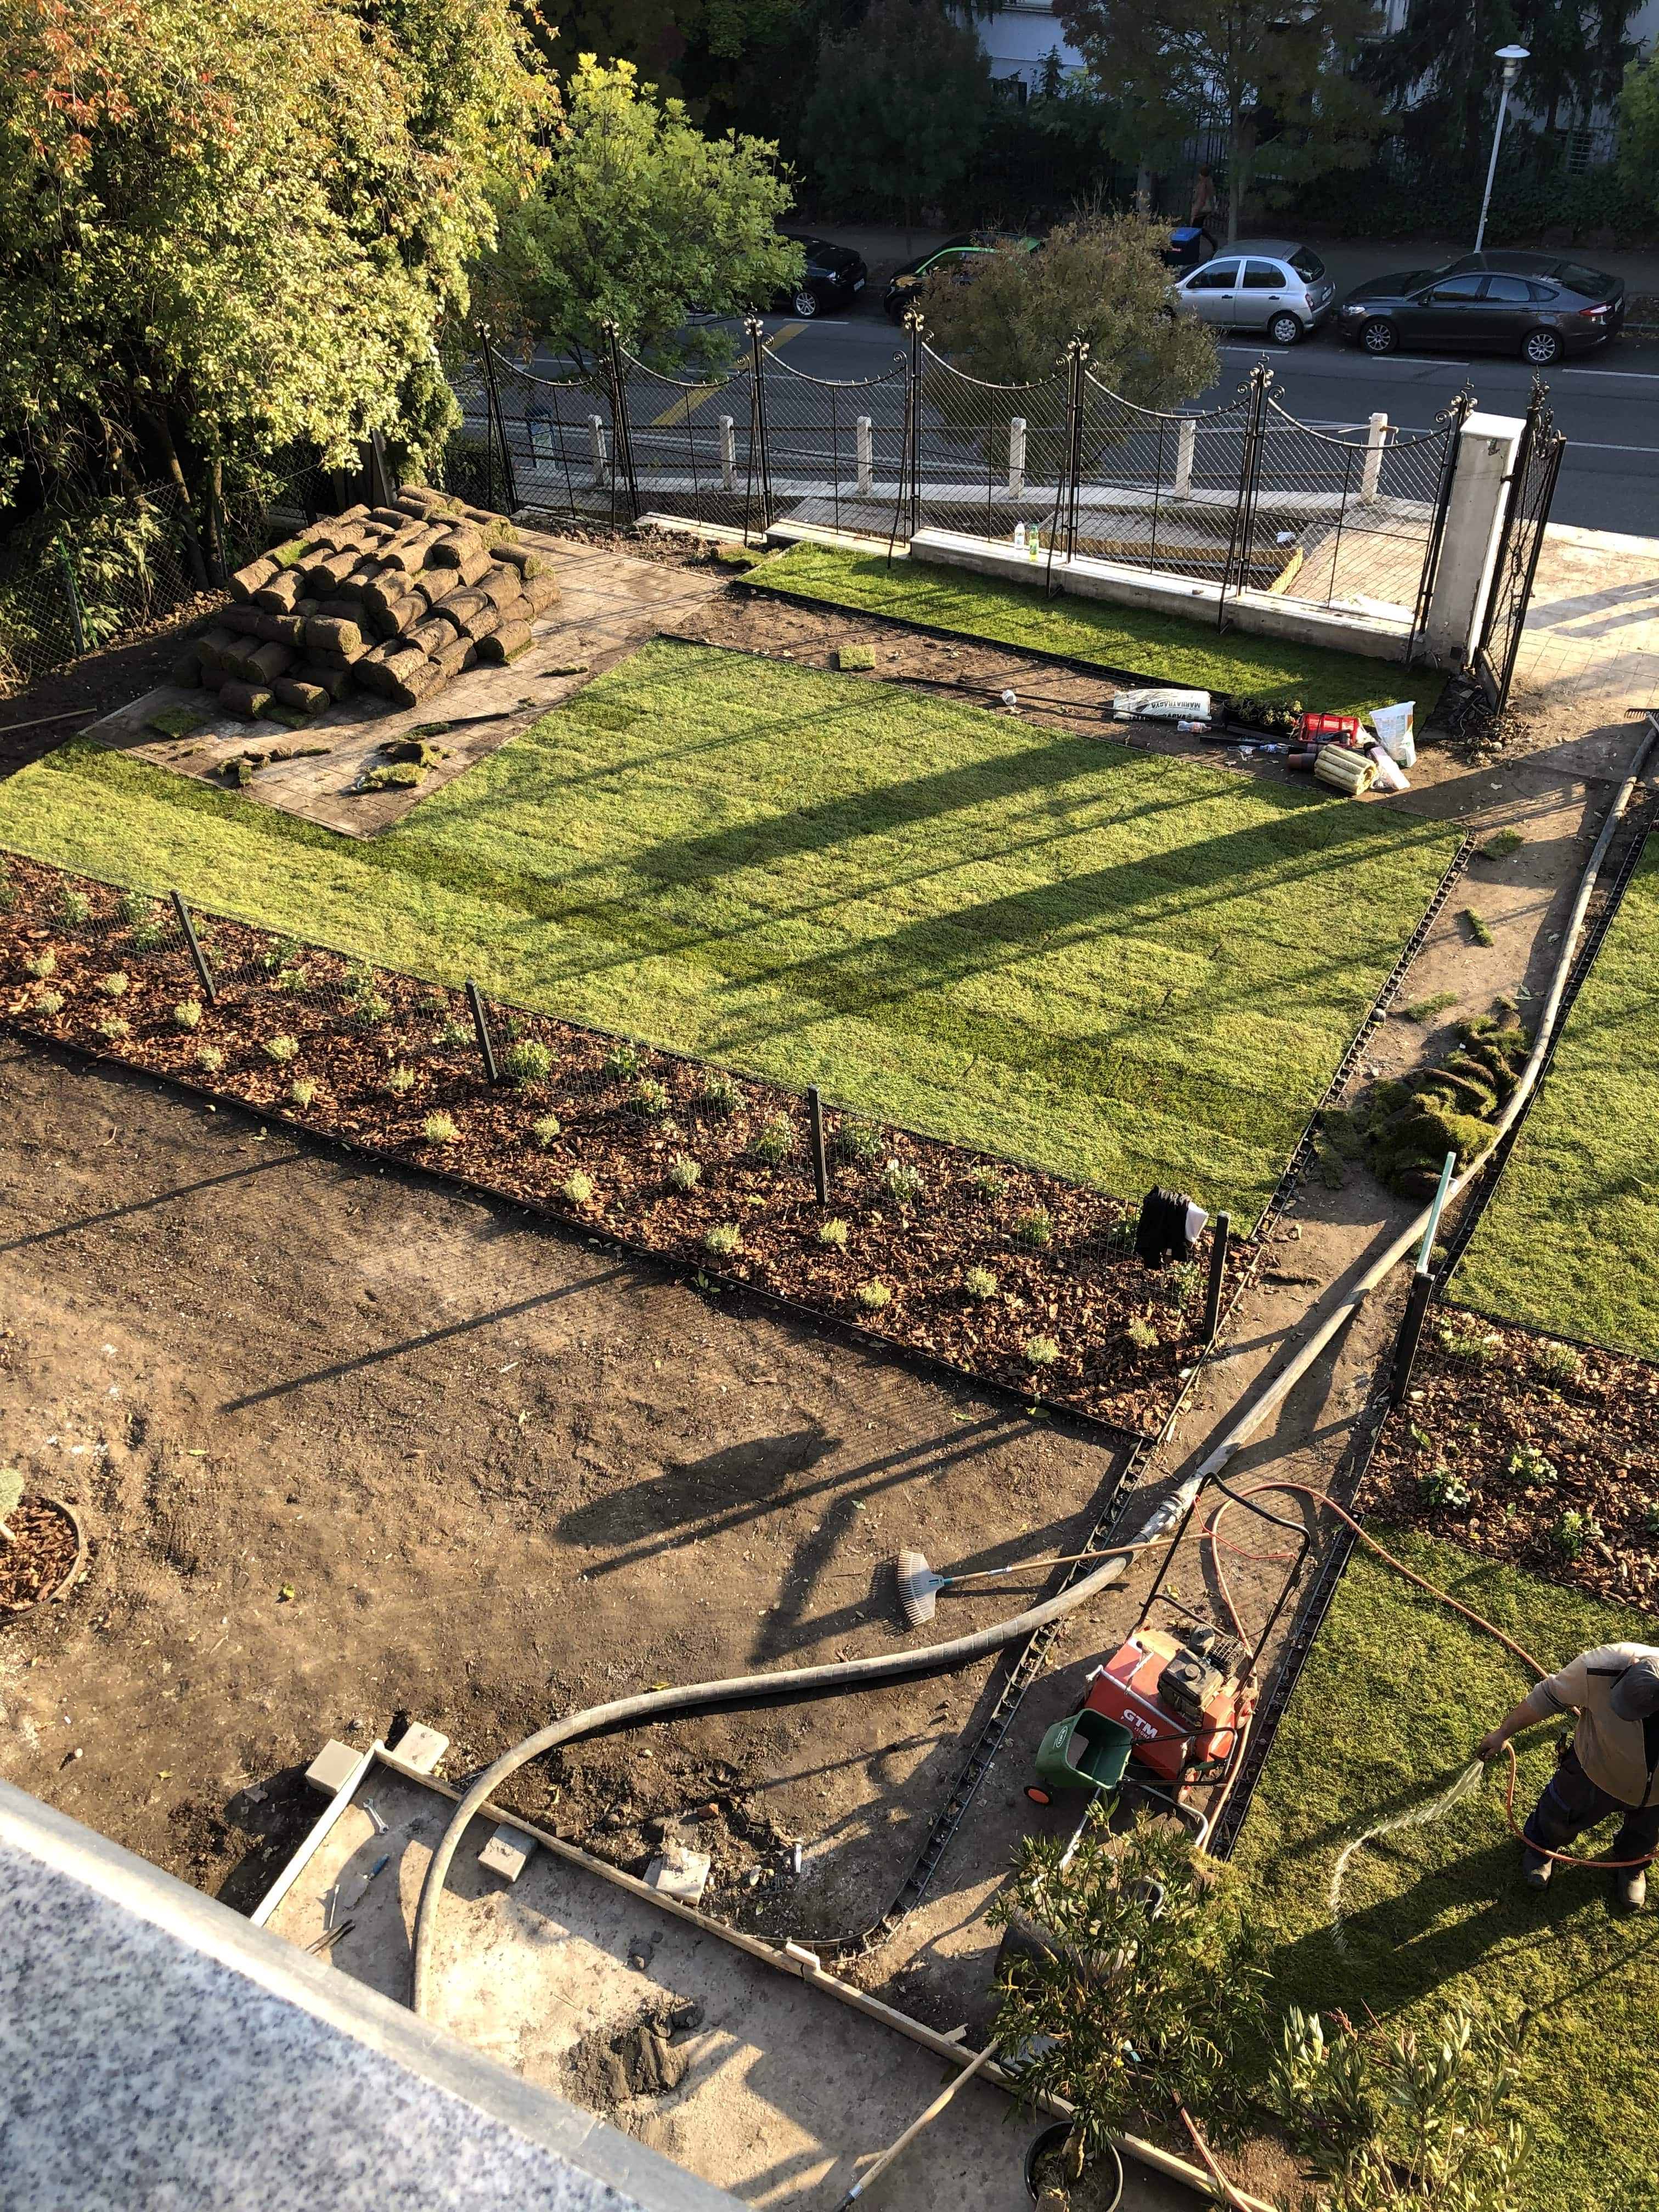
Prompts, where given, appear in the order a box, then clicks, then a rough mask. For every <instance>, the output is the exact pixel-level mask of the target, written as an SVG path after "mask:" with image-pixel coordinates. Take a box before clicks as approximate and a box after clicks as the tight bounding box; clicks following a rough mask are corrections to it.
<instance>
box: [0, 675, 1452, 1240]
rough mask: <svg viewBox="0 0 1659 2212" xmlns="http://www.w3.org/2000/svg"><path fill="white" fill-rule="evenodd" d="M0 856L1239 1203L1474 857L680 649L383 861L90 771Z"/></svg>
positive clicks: (402, 830) (1152, 758)
mask: <svg viewBox="0 0 1659 2212" xmlns="http://www.w3.org/2000/svg"><path fill="white" fill-rule="evenodd" d="M0 842H9V843H13V844H15V845H18V846H19V847H21V848H23V849H26V850H28V851H32V852H35V853H38V854H42V855H43V856H44V857H47V858H54V859H60V860H63V861H64V862H65V863H66V864H67V865H70V866H80V867H84V868H86V869H88V871H89V872H93V873H94V874H100V875H106V876H112V877H114V878H118V879H119V880H122V881H138V882H143V883H146V884H155V885H165V884H174V883H177V884H179V887H180V888H181V889H182V890H185V892H186V893H187V894H188V895H189V896H191V897H193V898H195V899H197V900H199V901H200V902H202V903H203V904H204V905H207V906H221V907H225V908H231V909H234V910H236V911H240V912H243V913H246V914H249V915H252V916H254V917H256V918H258V919H260V920H264V921H270V922H272V923H275V924H276V925H278V926H280V927H284V928H290V929H293V930H295V931H296V932H298V933H307V932H308V933H313V934H315V935H317V936H319V937H323V938H325V939H330V940H331V941H333V942H335V943H337V944H339V945H343V947H345V948H346V949H348V950H350V951H359V952H362V953H365V954H367V955H369V956H371V957H374V958H376V959H379V960H381V961H384V962H386V963H388V964H390V965H395V966H401V967H406V968H410V969H414V970H416V972H419V973H422V974H428V975H435V976H440V977H442V978H444V979H447V980H454V979H456V978H458V977H459V976H461V975H468V974H471V975H477V978H478V980H479V981H480V982H481V983H483V984H484V985H486V986H487V987H489V988H490V989H492V990H494V991H496V992H499V993H501V994H502V995H504V996H507V997H510V998H514V999H520V1000H524V1001H525V1002H526V1003H528V1004H532V1005H536V1006H545V1007H548V1008H550V1009H551V1010H553V1011H556V1012H561V1013H564V1014H567V1015H569V1016H571V1017H572V1018H576V1019H578V1020H583V1021H589V1022H592V1023H595V1024H599V1025H600V1026H602V1027H605V1028H608V1029H612V1030H624V1031H628V1032H630V1033H632V1034H635V1035H638V1036H643V1037H647V1038H649V1039H651V1040H652V1041H653V1042H659V1043H663V1044H667V1045H670V1046H673V1047H676V1048H679V1049H682V1050H685V1051H689V1052H692V1053H696V1054H702V1055H704V1056H707V1057H708V1058H710V1059H714V1060H723V1061H726V1062H729V1063H730V1064H732V1065H734V1066H739V1067H743V1068H745V1069H749V1070H750V1071H752V1072H754V1073H759V1074H766V1075H772V1076H775V1077H777V1078H779V1079H781V1080H783V1081H786V1082H790V1083H796V1084H800V1083H806V1082H817V1083H820V1084H821V1085H823V1088H824V1089H825V1091H827V1092H828V1093H829V1095H830V1096H832V1097H835V1098H836V1099H838V1100H841V1101H842V1102H844V1103H848V1104H851V1105H856V1106H859V1107H861V1108H863V1109H866V1110H868V1111H870V1112H872V1113H876V1114H880V1115H888V1116H890V1117H891V1118H893V1119H896V1120H899V1121H908V1122H910V1123H913V1124H915V1126H918V1127H923V1128H926V1129H928V1130H931V1131H933V1132H936V1133H939V1134H940V1135H944V1136H947V1137H951V1138H954V1139H957V1140H958V1141H960V1142H963V1143H967V1144H974V1145H979V1146H985V1147H987V1148H988V1149H994V1150H997V1151H1002V1152H1010V1153H1013V1154H1016V1155H1018V1156H1019V1157H1021V1158H1029V1159H1032V1160H1035V1161H1036V1162H1038V1163H1039V1164H1042V1165H1044V1166H1047V1167H1049V1168H1053V1169H1055V1170H1059V1171H1060V1172H1062V1173H1066V1174H1072V1175H1076V1176H1082V1177H1085V1178H1087V1179H1090V1180H1092V1181H1095V1182H1099V1183H1101V1184H1103V1185H1104V1186H1105V1187H1106V1188H1111V1189H1114V1190H1119V1191H1122V1192H1124V1193H1125V1194H1129V1195H1138V1194H1139V1191H1140V1190H1141V1189H1143V1188H1145V1187H1146V1182H1147V1180H1149V1179H1158V1180H1163V1181H1166V1182H1179V1183H1182V1184H1183V1185H1184V1186H1186V1187H1188V1188H1192V1189H1193V1190H1194V1192H1195V1194H1198V1195H1200V1197H1201V1198H1202V1199H1203V1200H1205V1201H1206V1203H1210V1204H1225V1205H1228V1206H1231V1207H1232V1208H1233V1209H1234V1210H1235V1211H1236V1212H1251V1213H1253V1212H1255V1210H1256V1209H1257V1208H1259V1206H1260V1205H1261V1202H1262V1201H1263V1200H1265V1199H1266V1197H1267V1194H1268V1193H1269V1192H1270V1191H1271V1190H1272V1188H1273V1183H1274V1182H1275V1181H1276V1180H1277V1177H1278V1176H1279V1171H1280V1169H1281V1168H1282V1166H1283V1164H1284V1160H1285V1155H1286V1153H1287V1152H1288V1151H1289V1149H1290V1147H1291V1145H1292V1144H1293V1142H1294V1140H1295V1137H1296V1134H1297V1131H1298V1130H1299V1128H1300V1127H1301V1126H1302V1124H1303V1122H1304V1121H1305V1119H1306V1116H1307V1115H1308V1113H1309V1111H1310V1109H1311V1108H1312V1106H1313V1105H1314V1104H1315V1103H1316V1101H1317V1099H1318V1098H1319V1097H1320V1095H1321V1093H1322V1091H1323V1089H1324V1087H1325V1085H1326V1084H1327V1082H1328V1079H1329V1076H1330V1073H1331V1071H1332V1069H1333V1068H1334V1066H1335V1064H1336V1062H1337V1060H1339V1059H1340V1055H1341V1053H1342V1051H1343V1049H1344V1048H1345V1046H1346V1042H1347V1039H1348V1038H1349V1037H1350V1036H1352V1032H1353V1030H1354V1029H1355V1027H1356V1026H1357V1024H1358V1022H1359V1021H1360V1019H1361V1018H1362V1017H1363V1015H1364V1011H1365V1008H1366V1006H1368V1005H1369V1003H1370V1000H1371V999H1372V998H1373V997H1374V995H1375V994H1376V989H1377V987H1378V986H1379V984H1380V983H1381V981H1382V980H1383V976H1384V975H1386V974H1387V972H1388V970H1389V967H1390V966H1391V965H1392V963H1393V961H1394V959H1395V957H1396V955H1397V953H1398V951H1399V948H1400V946H1401V943H1402V942H1403V940H1404V939H1405V938H1406V937H1407V934H1408V933H1409V932H1410V930H1411V928H1412V927H1413V923H1414V922H1415V921H1416V919H1417V916H1418V915H1419V913H1420V912H1421V910H1422V908H1423V906H1424V904H1425V901H1426V899H1427V898H1428V896H1429V895H1430V892H1431V889H1432V887H1433V884H1434V883H1435V881H1436V880H1437V877H1438V876H1439V874H1440V872H1442V871H1443V868H1444V866H1446V864H1447V862H1448V860H1449V858H1450V856H1451V854H1452V852H1453V851H1454V849H1455V835H1454V834H1453V833H1451V832H1449V831H1448V830H1446V829H1443V828H1440V827H1437V825H1434V824H1431V823H1422V822H1418V821H1415V820H1413V819H1412V818H1411V817H1407V816H1403V815H1400V814H1396V813H1390V812H1385V811H1381V810H1376V809H1370V808H1364V807H1356V806H1352V805H1348V804H1346V802H1343V801H1340V800H1328V799H1322V798H1321V797H1317V796H1316V795H1315V794H1314V793H1312V792H1310V791H1304V790H1302V789H1300V788H1295V787H1287V786H1285V785H1280V784H1271V783H1267V782H1265V781H1264V782H1257V781H1254V780H1251V779H1248V778H1243V777H1239V776H1237V775H1228V774H1225V773H1222V772H1218V771H1216V770H1213V769H1206V768H1203V767H1195V766H1194V765H1193V764H1192V763H1186V762H1182V761H1176V760H1170V759H1168V758H1165V757H1162V756H1158V755H1150V754H1146V753H1144V752H1141V751H1139V750H1132V749H1130V748H1127V747H1125V746H1121V745H1116V744H1109V743H1106V742H1104V741H1103V740H1099V739H1091V738H1074V737H1072V736H1069V735H1066V734H1065V733H1057V732H1054V731H1051V730H1047V729H1044V728H1042V727H1041V726H1028V725H1026V724H1024V723H1022V722H1020V721H1018V720H1015V719H1013V718H1011V717H1008V716H1002V715H992V714H986V713H984V712H982V711H981V710H979V709H975V708H967V707H963V706H961V705H959V704H957V703H955V702H943V701H941V702H935V701H929V700H919V699H917V698H916V697H915V696H914V695H912V694H909V693H903V692H898V691H890V690H885V689H882V690H878V689H876V688H875V687H872V686H871V685H868V684H862V683H860V681H859V680H858V679H857V678H851V677H837V676H828V675H823V674H819V673H817V672H815V671H807V670H801V669H793V668H781V667H779V666H778V665H776V664H775V663H771V662H765V661H761V660H757V659H749V658H747V657H745V656H742V655H735V654H731V653H720V652H717V651H714V650H713V649H710V648H706V647H694V646H687V645H680V644H676V643H673V642H671V641H657V642H655V643H653V644H652V645H650V646H648V647H646V648H644V649H643V650H642V651H641V653H638V654H636V655H635V657H634V658H633V659H631V660H629V662H627V663H625V664H624V665H623V666H622V667H620V668H618V669H617V670H614V671H611V673H610V674H609V675H608V676H606V677H604V678H601V679H599V681H598V682H597V683H595V684H593V685H592V686H591V687H589V689H588V690H586V691H584V692H582V693H580V694H579V695H578V696H577V697H576V698H575V699H574V700H573V701H572V702H569V703H568V705H567V706H566V707H564V708H561V709H559V710H558V711H557V712H556V713H554V714H550V715H549V716H548V717H547V718H546V719H545V720H543V721H542V722H540V723H538V725H537V726H535V728H534V729H533V730H532V731H530V732H526V734H525V735H524V736H523V737H522V738H519V739H518V740H517V741H515V742H514V743H513V744H510V745H507V746H505V747H503V748H502V750H501V751H500V752H498V753H496V754H495V755H493V756H492V757H490V758H489V760H487V761H485V762H483V763H480V765H479V766H478V767H477V768H475V769H471V771H469V772H468V774H466V775H464V776H461V777H459V778H457V779H456V780H455V781H453V783H451V784H448V785H447V786H445V787H443V788H442V789H441V790H440V791H438V792H435V793H434V794H433V795H432V796H431V797H430V798H429V799H425V800H423V801H422V803H421V804H420V805H418V806H417V807H416V809H415V810H414V811H412V812H411V813H410V815H409V816H407V817H405V819H404V822H403V823H401V824H399V825H398V828H397V829H393V830H392V831H390V832H389V833H387V834H386V836H382V837H380V838H378V839H375V840H374V841H372V842H366V843H365V842H356V841H353V840H349V839H345V838H341V837H338V836H335V835H334V834H332V833H331V832H330V831H327V830H324V829H318V828H316V827H314V826H313V825H311V824H308V823H299V822H295V821H294V820H293V819H292V818H291V817H286V816H283V815H280V814H277V813H276V812H274V811H270V810H268V809H266V808H264V807H261V806H258V805H254V804H252V803H250V802H249V801H247V800H245V799H240V798H238V797H235V796H234V795H232V794H229V793H220V792H218V791H216V790H213V789H210V788H209V787H206V786H204V785H203V784H200V783H198V782H195V781H190V780H187V779H184V778H180V777H176V776H173V775H167V773H166V772H165V771H161V770H157V769H151V768H149V766H148V765H146V764H144V763H140V762H136V761H134V760H131V758H129V757H125V756H123V755H120V754H112V753H105V752H101V751H97V750H93V749H90V748H87V747H84V746H82V747H70V748H66V749H65V750H64V751H63V752H61V753H59V754H56V755H53V756H52V757H51V758H49V759H48V760H47V761H46V762H44V763H40V764H39V765H38V766H37V767H35V768H33V769H29V770H27V771H25V772H24V773H23V774H22V775H20V776H17V777H15V778H13V779H12V780H11V781H9V783H7V784H5V785H3V786H0Z"/></svg>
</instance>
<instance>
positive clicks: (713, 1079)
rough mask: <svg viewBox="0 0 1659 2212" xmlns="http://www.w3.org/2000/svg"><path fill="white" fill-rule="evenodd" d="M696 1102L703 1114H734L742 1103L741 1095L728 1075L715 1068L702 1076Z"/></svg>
mask: <svg viewBox="0 0 1659 2212" xmlns="http://www.w3.org/2000/svg"><path fill="white" fill-rule="evenodd" d="M697 1103H698V1105H699V1106H701V1107H702V1110H703V1112H704V1113H705V1114H735V1113H736V1112H737V1110H738V1107H739V1106H740V1105H741V1104H742V1103H743V1095H742V1093H741V1092H740V1091H738V1086H737V1085H736V1084H735V1083H733V1081H732V1079H731V1077H730V1076H729V1075H726V1074H724V1073H722V1072H721V1071H720V1069H719V1068H715V1069H714V1070H713V1071H712V1073H709V1074H708V1075H706V1076H704V1078H703V1082H702V1090H701V1091H699V1092H698V1093H697Z"/></svg>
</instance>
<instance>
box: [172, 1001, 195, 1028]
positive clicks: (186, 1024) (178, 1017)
mask: <svg viewBox="0 0 1659 2212" xmlns="http://www.w3.org/2000/svg"><path fill="white" fill-rule="evenodd" d="M201 1019H202V1002H201V1000H199V999H181V1000H179V1004H178V1005H177V1006H175V1007H174V1008H173V1027H174V1028H175V1029H179V1030H193V1029H196V1028H198V1027H199V1026H200V1024H201Z"/></svg>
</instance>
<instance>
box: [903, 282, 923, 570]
mask: <svg viewBox="0 0 1659 2212" xmlns="http://www.w3.org/2000/svg"><path fill="white" fill-rule="evenodd" d="M904 327H905V329H906V331H908V333H909V337H910V376H909V386H910V405H909V409H908V414H909V417H910V419H909V422H908V424H907V425H906V428H908V431H909V436H908V440H907V441H906V443H907V445H908V453H906V456H905V461H906V465H907V467H908V471H909V475H910V530H909V534H910V536H911V537H912V538H914V537H915V534H916V532H917V531H919V530H920V529H921V332H922V319H921V309H920V308H919V307H908V308H907V309H906V310H905V315H904Z"/></svg>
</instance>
